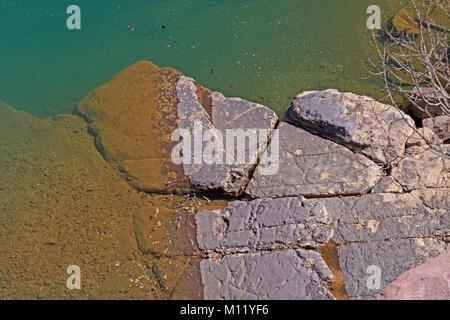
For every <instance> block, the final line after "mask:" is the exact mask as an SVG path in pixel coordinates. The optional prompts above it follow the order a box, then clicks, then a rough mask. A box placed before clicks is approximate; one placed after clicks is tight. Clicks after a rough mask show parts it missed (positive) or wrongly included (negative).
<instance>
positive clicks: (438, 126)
mask: <svg viewBox="0 0 450 320" xmlns="http://www.w3.org/2000/svg"><path fill="white" fill-rule="evenodd" d="M422 125H423V126H424V127H427V128H430V129H431V130H433V132H435V133H436V134H437V135H438V137H439V138H441V139H442V140H443V141H444V142H450V116H439V117H433V118H427V119H423V120H422Z"/></svg>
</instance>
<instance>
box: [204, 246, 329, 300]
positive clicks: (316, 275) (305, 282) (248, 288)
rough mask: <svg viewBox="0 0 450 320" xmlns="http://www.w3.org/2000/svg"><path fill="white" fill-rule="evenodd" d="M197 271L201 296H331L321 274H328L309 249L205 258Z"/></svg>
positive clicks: (225, 298) (325, 276)
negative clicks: (202, 291) (216, 258)
mask: <svg viewBox="0 0 450 320" xmlns="http://www.w3.org/2000/svg"><path fill="white" fill-rule="evenodd" d="M315 264H318V265H317V266H316V265H315ZM312 265H314V267H315V268H314V269H313V267H312ZM322 268H323V269H324V270H322ZM315 269H316V270H315ZM201 271H202V278H203V282H204V283H205V288H204V295H205V299H210V300H211V299H214V300H219V299H221V300H230V299H233V300H236V299H239V300H271V299H272V300H273V299H275V300H279V299H283V300H298V299H304V300H305V299H308V300H332V299H333V296H332V295H331V293H330V292H329V291H328V289H327V286H326V282H325V281H324V279H323V278H321V277H324V278H325V279H327V278H328V279H329V278H331V277H332V274H331V272H330V271H329V270H327V267H326V266H325V265H324V262H323V261H322V258H321V257H320V255H319V254H318V253H316V252H312V251H305V250H287V251H276V252H261V253H251V254H246V255H243V256H227V257H225V258H224V259H223V260H222V261H220V262H218V261H213V260H211V259H208V260H203V261H202V262H201Z"/></svg>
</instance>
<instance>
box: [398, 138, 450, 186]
mask: <svg viewBox="0 0 450 320" xmlns="http://www.w3.org/2000/svg"><path fill="white" fill-rule="evenodd" d="M392 177H393V178H394V179H395V181H396V182H397V183H398V184H400V185H401V186H402V187H403V189H405V190H408V191H409V190H413V189H420V188H450V145H443V146H442V147H435V148H430V147H428V146H421V147H414V148H410V149H408V154H407V155H406V156H405V158H404V159H403V160H402V161H400V162H399V164H398V166H397V167H395V168H394V169H392Z"/></svg>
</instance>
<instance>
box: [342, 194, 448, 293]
mask: <svg viewBox="0 0 450 320" xmlns="http://www.w3.org/2000/svg"><path fill="white" fill-rule="evenodd" d="M449 199H450V190H449V189H425V190H421V191H413V192H412V193H410V194H399V195H396V194H375V195H365V196H363V197H361V198H359V199H356V200H355V202H354V203H353V205H352V207H351V209H350V210H349V212H348V213H346V214H345V215H344V216H343V217H342V218H341V219H340V220H339V222H338V226H337V228H336V236H335V238H334V241H335V242H336V243H337V244H338V246H339V259H340V265H341V267H342V271H343V273H344V277H345V287H346V291H347V294H348V296H349V297H350V298H368V297H371V296H372V295H373V294H375V293H377V292H378V291H379V290H380V289H381V288H383V287H384V286H386V285H387V284H388V283H390V282H391V281H393V280H394V279H395V278H396V277H398V276H399V275H400V274H402V273H403V272H406V271H408V270H409V269H411V268H413V267H415V266H418V265H420V264H422V263H424V262H425V261H426V260H427V259H428V258H431V257H434V256H436V255H437V254H439V253H441V252H444V251H445V250H448V249H449V248H450V244H449V242H448V240H449V238H448V237H449V235H450V215H449V208H450V203H449ZM378 272H379V273H378ZM374 273H375V274H374ZM377 276H379V278H378V281H379V283H378V284H377V282H376V281H374V282H373V283H372V285H370V284H369V283H371V281H372V280H377Z"/></svg>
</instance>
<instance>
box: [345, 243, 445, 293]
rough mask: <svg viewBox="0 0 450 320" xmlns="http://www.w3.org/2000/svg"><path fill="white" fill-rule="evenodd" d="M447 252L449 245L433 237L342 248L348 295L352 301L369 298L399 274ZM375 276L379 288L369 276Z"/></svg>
mask: <svg viewBox="0 0 450 320" xmlns="http://www.w3.org/2000/svg"><path fill="white" fill-rule="evenodd" d="M448 249H449V246H448V244H446V243H445V242H443V241H439V240H435V239H432V238H428V239H400V240H392V241H380V242H377V241H375V242H367V243H359V242H355V243H350V244H347V245H345V246H342V247H340V249H339V257H340V265H341V267H342V269H343V272H344V277H345V289H346V291H347V294H348V296H349V298H351V299H367V298H370V297H372V296H373V295H375V294H376V293H377V292H378V291H379V290H380V289H381V288H383V287H384V286H386V285H387V284H389V283H390V282H392V281H393V280H395V279H396V278H397V277H398V276H399V275H400V274H402V273H404V272H406V271H408V270H410V269H411V268H414V267H416V266H418V265H420V264H422V263H424V262H425V261H427V260H428V259H429V258H432V257H435V256H437V255H438V254H439V253H441V252H443V251H445V250H448ZM375 270H378V272H379V273H378V272H377V271H375ZM378 275H379V276H380V283H379V285H377V283H376V282H372V281H376V280H375V279H373V280H372V277H378Z"/></svg>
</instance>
